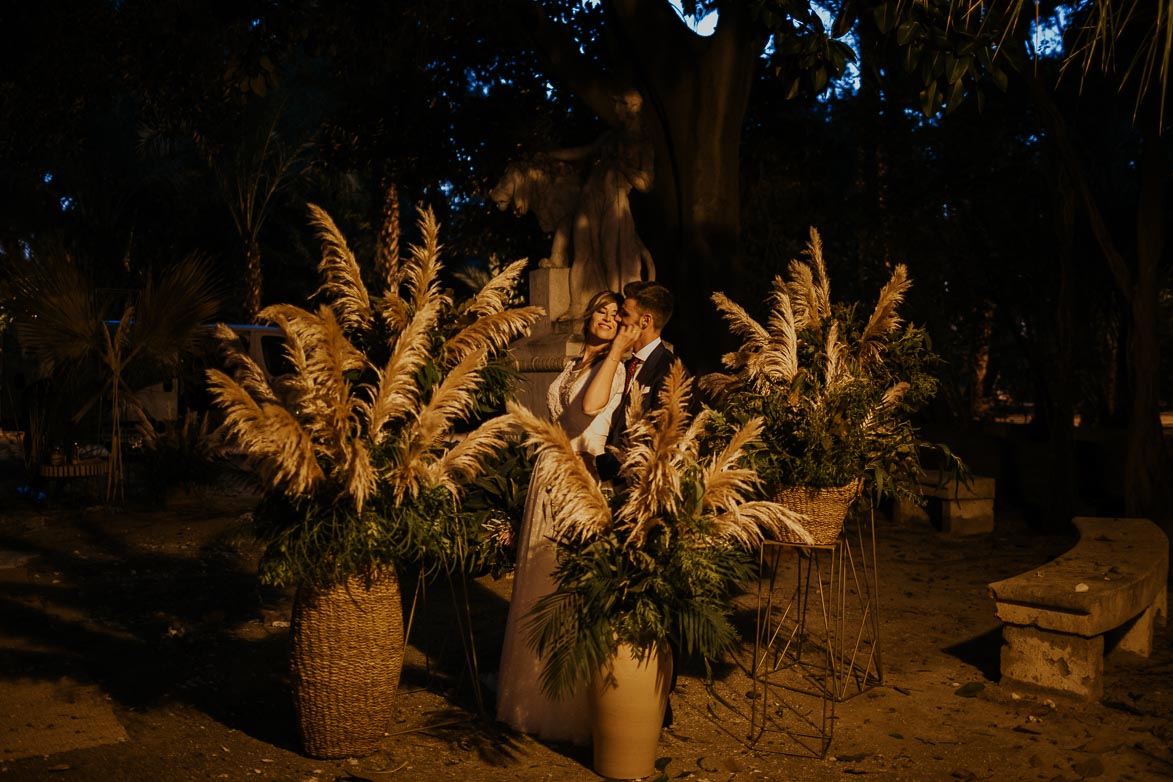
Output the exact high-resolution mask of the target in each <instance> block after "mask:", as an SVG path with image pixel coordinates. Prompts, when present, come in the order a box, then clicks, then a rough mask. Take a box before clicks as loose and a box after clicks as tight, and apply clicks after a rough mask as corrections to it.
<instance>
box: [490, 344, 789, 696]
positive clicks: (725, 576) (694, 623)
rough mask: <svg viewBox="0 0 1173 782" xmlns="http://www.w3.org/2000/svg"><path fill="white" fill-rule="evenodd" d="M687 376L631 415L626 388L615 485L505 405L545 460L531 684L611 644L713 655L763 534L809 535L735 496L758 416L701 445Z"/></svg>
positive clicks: (596, 659)
mask: <svg viewBox="0 0 1173 782" xmlns="http://www.w3.org/2000/svg"><path fill="white" fill-rule="evenodd" d="M692 382H693V381H692V380H691V379H688V378H686V376H685V373H684V370H683V368H682V366H681V365H680V364H679V362H678V363H677V364H676V366H675V367H674V368H673V370H672V371H671V373H670V374H669V376H668V378H667V380H666V382H665V385H664V387H663V389H662V390H661V395H660V399H659V401H660V404H659V406H658V407H655V408H654V409H652V410H651V411H649V412H646V413H643V414H641V413H640V412H639V410H640V407H641V405H640V401H639V397H640V391H639V390H638V389H637V390H635V391H633V399H632V402H631V407H630V408H629V410H630V413H629V416H630V418H629V422H628V428H627V433H626V434H627V443H628V449H627V452H626V454H625V457H624V459H623V462H622V465H621V468H620V476H619V480H618V483H617V485H619V486H621V488H620V489H619V490H617V491H615V492H608V491H604V490H603V488H601V487H600V485H599V484H598V482H597V481H596V479H595V478H594V477H593V476H592V475H591V474H590V473H589V472H588V471H587V469H586V467H585V466H584V464H583V462H582V460H581V459H580V458H579V456H578V455H577V454H575V452H574V450H573V449H572V448H571V445H570V442H569V440H568V439H567V436H566V433H565V432H564V431H563V430H562V429H561V428H560V427H559V426H557V425H556V424H553V423H550V422H548V421H545V420H542V419H540V418H538V417H537V416H535V415H534V414H533V413H531V412H530V411H528V410H526V409H525V408H523V407H520V406H518V405H511V406H510V407H509V411H510V413H511V417H512V419H513V420H514V421H516V422H517V423H518V424H520V425H521V427H522V429H524V431H525V432H526V434H527V436H528V441H529V443H530V444H531V445H532V446H535V447H536V448H537V450H538V451H539V453H540V454H543V453H544V454H548V456H547V458H552V459H555V460H556V462H555V468H554V469H552V470H551V471H550V472H551V474H552V475H553V476H555V483H554V485H553V486H551V487H550V488H551V491H552V492H553V493H554V494H555V495H556V496H558V497H560V498H561V501H560V502H559V503H557V504H556V507H555V508H554V514H555V516H554V526H555V530H556V536H557V537H556V543H557V546H558V566H557V568H556V570H555V573H554V579H555V581H556V582H557V589H556V591H554V592H553V593H552V594H550V595H547V596H546V597H544V598H542V599H541V600H539V601H538V603H537V605H536V606H535V607H534V612H533V615H532V618H531V624H530V629H531V631H532V634H531V643H533V644H534V645H535V646H536V647H537V648H538V649H539V651H540V653H541V655H542V657H543V658H544V659H545V661H546V667H545V669H544V671H543V679H542V683H543V687H544V688H545V689H546V690H547V691H548V692H550V693H551V694H553V695H557V694H560V693H565V692H568V691H570V690H571V689H572V688H573V687H574V685H575V684H576V683H577V682H582V681H586V680H588V679H589V678H590V677H591V675H592V674H594V673H595V672H596V671H598V670H599V669H600V668H601V667H602V666H603V665H604V664H605V663H607V662H608V661H609V660H610V659H611V658H612V657H613V656H614V655H615V653H616V650H617V648H618V646H619V644H630V645H631V646H632V647H634V648H635V649H636V650H638V652H639V653H640V654H648V653H650V652H651V650H652V649H654V648H655V647H656V646H657V645H658V644H661V643H664V642H668V641H671V642H672V643H674V644H675V645H676V646H677V648H678V649H680V650H681V652H682V653H692V652H696V653H700V654H702V655H705V656H713V655H715V654H717V653H719V652H720V651H722V650H723V649H725V648H727V647H728V646H729V645H730V644H732V642H733V641H734V639H735V634H734V630H733V628H732V626H731V625H730V623H729V611H730V601H729V599H728V596H729V593H730V589H731V586H732V585H733V584H734V583H736V582H740V581H744V580H745V579H746V578H747V577H748V576H750V575H752V573H753V567H754V565H755V564H756V560H755V559H754V557H753V555H752V553H751V552H752V549H753V547H754V546H755V545H756V544H758V543H759V542H760V541H761V539H762V537H763V530H764V531H768V532H772V533H775V534H776V533H779V532H782V531H784V530H786V531H789V532H790V533H791V534H793V535H795V536H798V538H799V539H807V540H809V536H808V535H807V533H806V532H805V531H804V530H803V529H802V528H801V526H800V525H799V523H798V522H799V518H798V517H797V516H796V515H795V514H794V513H792V512H791V511H789V510H787V509H786V508H784V507H782V506H781V505H778V504H776V503H772V502H763V501H751V500H750V499H748V498H749V497H750V496H751V495H753V494H754V493H755V491H756V489H757V476H756V474H755V472H754V470H753V468H752V467H750V466H747V465H746V464H744V457H745V453H746V450H747V449H748V448H750V447H751V446H752V445H753V444H754V443H755V442H756V440H757V438H758V436H759V435H760V433H761V431H762V422H761V420H760V419H750V420H747V421H746V422H744V423H743V424H741V425H740V426H737V427H736V428H735V429H734V430H733V431H731V433H730V437H729V438H728V440H727V442H726V443H725V444H724V445H723V447H722V448H720V449H719V450H718V451H715V452H713V453H711V454H708V455H702V453H701V443H702V440H703V437H702V435H703V433H704V432H705V430H706V427H707V425H708V423H709V416H710V414H709V413H708V412H706V411H702V412H700V413H699V414H698V415H696V416H695V417H690V415H689V400H690V397H691V394H692Z"/></svg>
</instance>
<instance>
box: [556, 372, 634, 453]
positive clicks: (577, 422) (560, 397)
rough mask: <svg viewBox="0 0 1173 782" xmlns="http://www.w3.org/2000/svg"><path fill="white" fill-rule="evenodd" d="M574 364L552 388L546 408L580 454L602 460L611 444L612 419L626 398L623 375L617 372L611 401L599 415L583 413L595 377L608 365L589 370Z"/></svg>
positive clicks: (613, 382) (560, 376)
mask: <svg viewBox="0 0 1173 782" xmlns="http://www.w3.org/2000/svg"><path fill="white" fill-rule="evenodd" d="M575 363H576V362H574V361H571V362H569V363H567V365H566V367H565V368H564V369H563V370H562V374H560V375H558V377H557V379H555V380H554V382H553V383H551V384H550V389H549V391H547V392H546V405H547V407H548V408H549V410H550V419H551V420H553V421H557V422H558V423H559V424H560V425H561V426H562V429H563V430H564V431H565V432H566V434H567V436H569V437H570V443H571V445H573V446H574V449H575V450H576V451H580V452H582V453H590V454H594V455H595V456H598V455H599V454H601V453H602V452H603V450H604V449H605V447H606V444H607V431H608V430H609V429H610V428H611V415H612V414H613V413H614V412H615V408H617V407H618V406H619V402H620V400H621V399H622V398H623V380H624V374H623V372H621V371H620V372H616V373H615V379H614V380H612V381H611V397H610V398H609V399H608V400H607V406H606V407H604V408H603V409H602V410H601V411H600V412H599V413H598V415H594V416H590V415H587V414H586V413H584V412H583V409H582V398H583V396H584V395H585V394H586V389H587V386H588V385H590V380H591V378H593V377H594V376H595V373H596V372H598V371H599V370H601V369H602V368H603V366H604V365H605V364H606V362H605V361H597V362H595V364H594V365H592V366H589V367H581V368H577V367H576V366H575Z"/></svg>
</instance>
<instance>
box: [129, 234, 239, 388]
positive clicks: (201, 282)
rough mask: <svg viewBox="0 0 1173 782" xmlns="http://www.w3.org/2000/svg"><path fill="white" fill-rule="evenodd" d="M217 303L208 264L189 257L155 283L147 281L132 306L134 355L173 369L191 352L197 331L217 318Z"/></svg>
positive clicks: (191, 256) (203, 260)
mask: <svg viewBox="0 0 1173 782" xmlns="http://www.w3.org/2000/svg"><path fill="white" fill-rule="evenodd" d="M219 308H220V300H219V297H218V296H217V295H216V293H215V290H214V288H213V283H212V272H211V267H210V266H209V264H208V262H207V261H206V260H205V259H203V258H202V257H200V256H198V255H194V254H193V255H188V256H187V257H185V258H184V259H183V260H181V261H180V262H179V263H177V264H175V265H174V266H172V267H171V268H170V269H168V270H167V271H166V272H165V273H164V274H163V276H162V277H161V278H160V279H158V280H155V278H154V277H153V276H152V277H148V278H147V282H146V284H145V285H144V286H143V291H142V294H140V295H139V297H138V301H137V303H136V304H135V321H134V337H133V341H134V343H135V352H136V353H140V354H141V355H142V356H143V357H144V358H147V359H149V360H150V362H151V363H152V364H154V365H156V366H168V367H174V366H175V365H176V364H177V362H178V360H179V355H180V353H181V352H183V351H186V350H190V349H191V348H193V347H194V346H195V344H196V341H197V339H198V336H199V331H198V327H199V326H201V325H202V324H204V323H207V322H209V321H211V320H212V319H213V318H215V317H216V312H217V310H218V309H219Z"/></svg>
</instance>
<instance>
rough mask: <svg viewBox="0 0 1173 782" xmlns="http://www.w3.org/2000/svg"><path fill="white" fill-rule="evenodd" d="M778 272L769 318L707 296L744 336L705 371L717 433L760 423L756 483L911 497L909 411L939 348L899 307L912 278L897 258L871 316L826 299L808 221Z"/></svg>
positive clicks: (928, 391)
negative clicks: (799, 254) (800, 244)
mask: <svg viewBox="0 0 1173 782" xmlns="http://www.w3.org/2000/svg"><path fill="white" fill-rule="evenodd" d="M804 255H805V256H806V259H807V260H806V261H805V262H804V261H801V260H794V261H791V263H790V267H789V276H790V279H789V280H784V279H783V278H782V277H781V276H779V277H776V278H775V279H774V283H773V290H772V292H771V294H770V296H769V298H768V300H767V304H768V306H769V317H768V319H767V321H766V323H765V324H761V323H759V322H758V321H756V320H754V319H753V318H752V317H750V315H749V314H748V313H747V312H746V311H745V309H743V308H742V307H741V306H740V305H738V304H736V303H735V302H733V301H731V300H730V299H729V298H728V297H726V296H725V295H724V294H722V293H715V294H713V301H714V303H715V304H716V305H717V308H718V309H719V310H720V312H721V313H722V315H723V316H724V317H725V319H726V320H727V321H728V323H729V325H730V328H731V329H732V331H733V332H734V333H735V334H736V335H738V336H739V337H741V338H742V340H743V342H742V345H741V347H740V349H739V350H737V351H735V352H733V353H730V354H727V355H726V356H724V358H723V364H724V366H725V367H726V369H727V370H729V371H728V372H727V373H724V374H722V373H714V374H710V375H706V376H704V377H703V378H701V380H700V386H701V388H702V389H703V390H704V391H705V392H707V393H708V394H709V395H710V396H711V398H712V399H713V401H714V406H715V412H714V424H715V426H714V432H715V435H714V437H715V441H716V442H718V443H719V442H722V441H725V440H728V439H729V438H730V437H731V436H732V433H733V432H735V431H736V430H737V429H738V428H739V427H741V426H743V425H744V423H745V422H746V421H749V420H761V421H762V422H763V427H762V437H761V447H759V448H757V449H755V450H754V451H753V452H752V459H753V463H754V465H755V466H756V468H757V471H758V474H759V476H760V477H761V479H762V481H763V483H764V484H765V485H766V486H767V487H769V488H770V489H771V490H772V491H775V492H776V491H778V490H781V489H784V488H788V487H812V488H831V487H839V486H844V485H846V484H849V483H851V482H852V481H855V480H857V479H863V480H864V481H865V483H866V485H867V486H868V487H869V489H870V490H871V491H872V492H874V493H875V495H876V496H877V497H878V496H881V495H901V496H905V497H908V498H915V497H916V496H918V495H917V494H916V492H915V484H916V476H917V473H918V471H919V460H918V447H919V446H921V445H922V444H923V443H922V442H921V440H920V438H919V437H918V434H917V431H916V428H915V427H914V426H913V424H912V421H911V416H912V415H913V414H914V413H915V412H916V411H917V410H919V409H920V408H922V407H923V406H924V404H925V403H926V402H927V401H928V400H929V399H931V398H932V396H933V395H934V394H935V393H936V389H937V381H936V379H935V378H934V377H933V375H932V374H931V373H930V369H931V368H932V367H933V366H934V365H935V364H936V363H937V357H936V356H935V355H934V354H933V353H932V351H931V350H930V348H929V341H928V336H927V334H926V333H925V331H924V330H923V329H921V328H918V327H916V326H913V325H910V324H905V323H903V322H902V320H901V318H900V316H899V314H898V312H897V310H898V308H899V305H900V304H901V303H902V301H903V300H904V296H905V293H906V292H907V291H908V289H909V287H910V286H911V282H910V280H909V278H908V271H907V269H906V267H905V266H904V265H902V264H900V265H897V266H896V267H895V268H894V269H893V271H892V275H891V277H890V279H889V280H888V282H887V283H886V284H885V285H884V286H883V288H882V289H881V291H880V294H879V298H878V300H877V302H876V304H875V307H874V308H873V309H872V310H871V312H870V314H868V315H867V316H866V318H865V317H864V315H863V313H861V312H860V309H859V306H858V305H857V304H855V303H837V302H832V300H831V291H830V284H829V281H828V279H827V269H826V264H825V263H824V260H823V250H822V242H821V240H820V238H819V234H818V232H817V231H816V230H815V229H813V228H812V229H811V232H810V239H809V241H808V242H807V245H806V249H805V252H804Z"/></svg>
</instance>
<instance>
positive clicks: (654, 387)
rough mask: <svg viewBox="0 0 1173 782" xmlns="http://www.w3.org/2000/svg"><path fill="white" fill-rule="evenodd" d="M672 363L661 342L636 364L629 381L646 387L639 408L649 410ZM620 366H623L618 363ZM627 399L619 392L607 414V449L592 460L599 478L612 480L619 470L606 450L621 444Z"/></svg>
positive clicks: (608, 450)
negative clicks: (615, 405)
mask: <svg viewBox="0 0 1173 782" xmlns="http://www.w3.org/2000/svg"><path fill="white" fill-rule="evenodd" d="M674 363H676V355H675V354H674V353H673V352H672V351H671V350H669V349H668V346H667V345H665V344H664V343H663V342H661V343H660V344H659V345H657V346H656V349H655V350H653V351H652V354H651V355H650V356H648V360H647V361H645V362H644V363H643V365H642V366H640V368H639V372H638V373H637V374H636V376H635V380H634V381H632V385H634V384H635V383H639V384H640V385H641V386H642V387H644V388H647V389H650V390H649V391H648V392H647V393H645V394H644V396H643V409H644V410H650V409H653V408H655V407H657V406H658V405H659V404H660V390H661V389H663V387H664V380H665V379H666V378H667V377H668V372H669V371H670V370H671V369H672V365H673V364H674ZM621 369H623V368H622V367H621ZM627 402H628V394H626V393H624V394H623V400H622V401H621V402H620V403H619V408H618V409H617V410H616V411H615V413H614V415H612V416H611V429H610V431H608V433H607V453H604V454H602V455H601V456H599V457H597V458H596V460H595V464H596V466H597V467H598V470H599V477H601V478H602V479H603V480H612V479H614V478H615V476H616V475H618V474H619V460H618V459H616V458H615V456H614V455H613V454H612V453H611V452H610V449H611V448H618V449H620V450H622V448H623V432H624V431H625V430H626V429H627Z"/></svg>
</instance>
